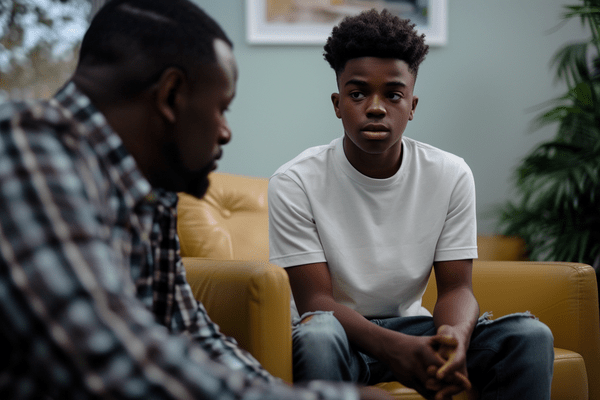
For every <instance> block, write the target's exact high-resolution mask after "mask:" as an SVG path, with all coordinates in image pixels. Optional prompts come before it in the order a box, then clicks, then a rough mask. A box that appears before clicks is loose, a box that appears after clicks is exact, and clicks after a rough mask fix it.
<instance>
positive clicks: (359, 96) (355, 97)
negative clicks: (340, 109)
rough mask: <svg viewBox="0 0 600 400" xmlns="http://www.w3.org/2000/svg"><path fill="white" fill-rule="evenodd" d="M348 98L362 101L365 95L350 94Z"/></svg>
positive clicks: (358, 93)
mask: <svg viewBox="0 0 600 400" xmlns="http://www.w3.org/2000/svg"><path fill="white" fill-rule="evenodd" d="M350 97H351V98H353V99H354V100H359V99H362V98H363V97H365V95H364V94H363V93H361V92H352V93H350Z"/></svg>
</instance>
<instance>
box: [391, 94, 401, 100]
mask: <svg viewBox="0 0 600 400" xmlns="http://www.w3.org/2000/svg"><path fill="white" fill-rule="evenodd" d="M388 97H389V98H390V99H391V100H400V99H401V98H402V94H400V93H390V94H389V95H388Z"/></svg>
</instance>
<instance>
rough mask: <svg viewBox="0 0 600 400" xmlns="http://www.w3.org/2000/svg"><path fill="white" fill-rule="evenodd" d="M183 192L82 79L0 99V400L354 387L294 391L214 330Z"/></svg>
mask: <svg viewBox="0 0 600 400" xmlns="http://www.w3.org/2000/svg"><path fill="white" fill-rule="evenodd" d="M176 203H177V196H176V194H174V193H166V192H161V191H158V190H154V191H153V190H152V189H151V187H150V185H149V183H148V182H147V181H146V180H145V179H144V177H143V176H142V174H141V172H140V171H139V169H138V168H137V166H136V163H135V161H134V160H133V158H132V156H131V155H129V154H128V152H127V151H126V150H125V148H124V146H123V144H122V142H121V140H120V138H119V136H118V135H117V134H116V133H115V132H114V131H113V130H112V129H111V128H110V126H109V125H108V124H107V123H106V121H105V119H104V117H103V115H102V114H101V113H100V112H99V111H98V110H97V109H96V108H95V107H94V106H93V105H92V104H91V102H90V100H89V99H88V98H87V97H86V96H85V95H83V94H82V93H81V92H79V91H78V90H77V88H76V87H75V84H73V83H69V84H67V85H66V86H65V87H64V88H63V89H62V90H61V91H60V92H59V93H58V94H57V95H56V96H55V98H53V99H51V100H50V101H48V102H31V103H29V104H26V103H14V104H13V103H7V104H4V105H0V319H1V322H2V323H1V324H0V351H1V352H2V354H5V356H3V357H2V358H1V359H0V398H3V399H4V398H11V399H39V398H55V399H72V398H73V399H74V398H77V399H87V398H107V397H109V398H128V399H132V398H143V399H163V398H165V399H193V398H202V399H206V398H210V399H234V398H235V399H317V398H322V399H355V398H357V393H356V390H355V389H354V388H353V387H351V386H345V385H333V384H326V383H322V382H314V383H312V384H310V386H309V387H308V388H294V389H292V388H290V387H288V386H287V385H285V384H283V383H281V382H280V381H279V380H276V379H274V378H272V377H271V376H270V375H269V374H268V373H267V372H266V371H264V370H263V369H262V367H261V366H260V365H259V364H258V362H257V361H256V360H255V359H254V358H252V356H250V355H249V354H248V353H246V352H244V351H243V350H241V349H239V348H238V347H237V345H236V344H235V342H234V341H233V339H229V338H227V337H225V336H224V335H222V334H221V333H220V332H219V329H218V327H217V326H216V325H215V324H214V323H212V322H211V321H210V319H209V318H208V316H207V314H206V311H205V309H204V307H203V306H202V305H201V304H199V303H198V302H197V301H196V300H195V299H194V297H193V295H192V292H191V289H190V287H189V285H188V284H187V282H186V279H185V271H184V269H183V265H182V262H181V257H180V255H179V242H178V238H177V234H176V220H177V214H176ZM156 322H158V323H159V324H157V323H156ZM169 331H170V332H178V333H184V334H181V335H171V334H170V332H169ZM2 349H3V350H2Z"/></svg>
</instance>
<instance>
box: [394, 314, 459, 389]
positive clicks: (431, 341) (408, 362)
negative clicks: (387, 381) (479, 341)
mask: <svg viewBox="0 0 600 400" xmlns="http://www.w3.org/2000/svg"><path fill="white" fill-rule="evenodd" d="M408 339H409V342H408V343H407V342H405V343H404V345H403V346H402V347H403V349H400V348H396V349H395V350H397V351H398V353H396V352H395V351H392V353H396V355H393V354H388V356H389V357H391V359H392V362H391V363H389V364H388V365H390V367H392V370H393V371H394V374H395V375H396V376H397V378H398V380H399V381H400V382H401V383H403V384H405V385H406V386H409V387H412V388H414V389H416V390H417V391H418V392H419V393H420V394H421V395H422V396H423V397H425V398H427V399H431V400H451V399H452V396H454V395H456V394H459V393H461V392H463V391H467V392H469V391H470V390H471V382H470V381H469V379H468V377H467V368H466V348H465V344H461V343H460V342H459V340H458V339H457V334H455V332H453V328H452V327H450V326H447V325H443V326H440V327H439V328H438V331H437V334H436V335H435V336H430V337H415V336H412V337H409V338H408ZM388 360H390V358H388Z"/></svg>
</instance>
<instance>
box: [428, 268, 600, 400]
mask: <svg viewBox="0 0 600 400" xmlns="http://www.w3.org/2000/svg"><path fill="white" fill-rule="evenodd" d="M432 275H433V274H432ZM429 285H430V286H431V287H428V288H427V293H426V298H425V297H424V299H423V303H424V305H425V306H426V307H427V308H428V309H430V310H432V309H433V308H432V306H433V304H435V293H436V292H437V290H436V288H435V279H430V281H429ZM473 291H474V293H475V297H476V298H477V301H478V302H479V307H480V309H481V312H484V311H491V312H493V314H494V317H495V318H497V317H501V316H502V315H506V314H510V313H514V312H523V311H530V312H531V313H532V314H534V315H535V316H536V317H537V318H539V320H540V321H542V322H544V323H545V324H546V325H548V327H549V328H550V329H551V330H552V334H553V335H554V347H557V348H561V349H566V350H571V351H574V352H576V353H579V354H581V356H582V357H583V359H584V361H585V367H586V370H587V375H588V382H589V390H590V399H600V385H599V384H598V383H596V382H597V377H598V376H600V322H599V308H598V288H597V284H596V276H595V273H594V269H593V268H592V267H590V266H589V265H584V264H577V263H566V262H532V261H477V260H476V261H475V262H474V267H473Z"/></svg>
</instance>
